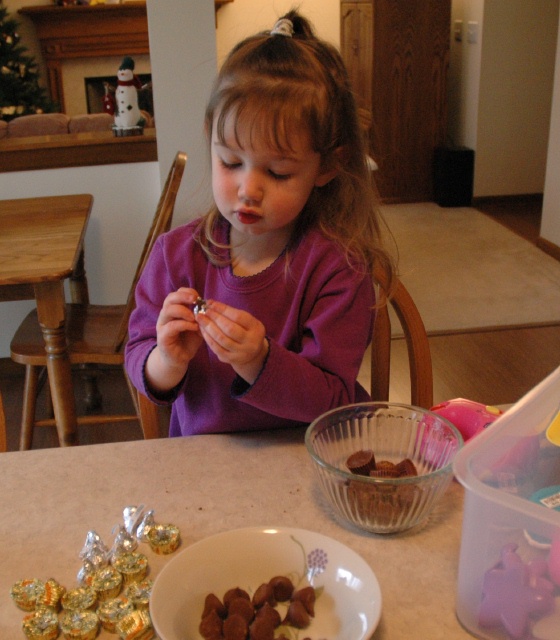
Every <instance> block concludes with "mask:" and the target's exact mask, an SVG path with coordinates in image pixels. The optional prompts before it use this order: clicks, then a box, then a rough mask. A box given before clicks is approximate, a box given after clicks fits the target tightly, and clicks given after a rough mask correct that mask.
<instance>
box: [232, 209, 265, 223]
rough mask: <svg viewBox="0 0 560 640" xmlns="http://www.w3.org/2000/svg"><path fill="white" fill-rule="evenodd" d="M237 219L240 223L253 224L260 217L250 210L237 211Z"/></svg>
mask: <svg viewBox="0 0 560 640" xmlns="http://www.w3.org/2000/svg"><path fill="white" fill-rule="evenodd" d="M237 219H238V220H239V222H241V223H242V224H255V223H256V222H258V221H259V220H260V219H261V217H260V216H258V215H257V214H256V213H251V212H250V211H241V210H240V211H237Z"/></svg>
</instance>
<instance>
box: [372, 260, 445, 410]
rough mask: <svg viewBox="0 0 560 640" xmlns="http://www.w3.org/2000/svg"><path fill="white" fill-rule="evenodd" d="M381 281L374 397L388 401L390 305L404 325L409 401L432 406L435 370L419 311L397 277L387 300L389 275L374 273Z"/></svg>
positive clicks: (374, 346)
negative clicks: (408, 371) (409, 388)
mask: <svg viewBox="0 0 560 640" xmlns="http://www.w3.org/2000/svg"><path fill="white" fill-rule="evenodd" d="M375 279H376V281H377V283H378V284H379V292H378V298H379V303H380V307H379V308H378V309H377V315H376V319H375V324H374V329H373V340H372V349H371V397H372V399H373V400H384V401H387V400H389V381H390V371H391V319H390V316H389V305H390V306H391V307H392V308H393V310H394V311H395V314H396V316H397V318H398V320H399V322H400V324H401V327H402V330H403V333H404V337H405V340H406V346H407V351H408V361H409V367H410V387H411V393H410V404H412V405H414V406H417V407H423V408H425V409H430V408H431V407H432V406H433V393H434V385H433V373H432V358H431V355H430V344H429V341H428V336H427V334H426V329H425V327H424V323H423V322H422V318H421V317H420V313H419V312H418V309H417V307H416V305H415V304H414V301H413V300H412V298H411V296H410V294H409V293H408V291H407V290H406V288H405V286H404V285H403V283H402V282H401V281H400V280H398V281H397V284H396V287H395V290H394V292H393V294H392V295H391V296H390V297H389V299H387V276H386V274H385V273H384V272H383V271H382V270H381V269H377V270H376V272H375Z"/></svg>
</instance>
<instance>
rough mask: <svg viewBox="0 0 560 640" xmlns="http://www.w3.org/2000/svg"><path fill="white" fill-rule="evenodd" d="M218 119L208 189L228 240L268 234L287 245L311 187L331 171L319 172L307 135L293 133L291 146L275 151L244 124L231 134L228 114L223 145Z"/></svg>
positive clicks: (318, 159)
mask: <svg viewBox="0 0 560 640" xmlns="http://www.w3.org/2000/svg"><path fill="white" fill-rule="evenodd" d="M217 120H218V118H217V117H215V118H214V129H213V131H212V138H211V158H212V190H213V193H214V200H215V202H216V205H217V207H218V210H219V211H220V213H221V214H222V215H223V216H224V218H226V220H228V221H229V222H230V224H231V225H232V234H233V237H234V236H236V235H237V237H238V238H240V237H247V236H262V235H264V234H273V235H274V236H278V237H281V236H285V239H286V242H287V240H288V238H289V235H290V233H291V229H292V227H293V224H294V221H295V220H296V218H297V217H298V215H299V214H300V212H301V210H302V209H303V207H304V205H305V203H306V202H307V200H308V198H309V195H310V194H311V191H312V190H313V188H314V187H316V186H317V187H320V186H323V185H325V184H326V183H327V182H328V181H329V180H330V179H331V178H332V177H333V176H334V173H333V172H325V171H323V169H322V166H321V157H320V155H319V154H318V153H316V152H315V151H313V150H312V149H311V147H310V143H309V136H308V135H307V133H306V132H299V133H298V132H293V135H292V139H291V143H292V147H293V148H292V149H290V150H289V151H280V150H278V149H276V148H275V147H273V146H272V147H271V146H270V145H269V143H268V142H267V143H264V142H263V143H261V142H260V141H259V140H256V139H255V138H256V136H255V135H254V133H253V135H252V136H251V131H250V125H248V124H247V123H244V124H242V125H241V126H240V125H239V124H237V130H235V124H236V123H235V116H234V115H233V114H230V115H228V116H227V118H226V120H225V128H224V134H225V135H224V141H223V142H222V141H220V139H219V136H218V135H217V132H216V122H217ZM236 134H237V135H236ZM238 234H241V235H238ZM233 237H232V239H233Z"/></svg>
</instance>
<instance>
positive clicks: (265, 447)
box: [0, 429, 472, 640]
mask: <svg viewBox="0 0 560 640" xmlns="http://www.w3.org/2000/svg"><path fill="white" fill-rule="evenodd" d="M0 483H1V485H2V499H1V500H0V566H1V567H2V570H1V571H0V637H1V638H10V639H12V638H13V639H14V640H17V638H19V637H21V638H23V634H22V633H21V630H20V626H21V621H22V619H23V616H24V615H25V613H24V612H23V611H21V610H20V609H18V608H17V607H16V606H15V604H14V603H13V602H12V601H11V599H10V595H9V594H10V589H11V587H12V586H13V585H14V584H15V583H16V582H18V581H20V580H23V579H28V578H29V579H32V578H36V579H40V580H47V579H49V578H54V579H55V580H57V581H58V582H59V583H60V584H62V585H63V586H64V587H66V588H67V589H70V588H75V587H77V586H78V584H79V582H78V572H79V571H80V568H81V566H82V560H81V559H80V557H79V554H80V552H81V551H82V548H83V546H84V544H85V541H86V537H87V534H88V531H95V532H96V533H97V534H98V535H99V537H100V538H101V540H102V542H103V543H104V544H105V545H106V546H108V547H111V546H112V544H113V542H114V540H115V535H116V532H117V531H118V527H117V525H122V524H123V523H124V516H123V511H124V509H125V508H126V507H130V506H140V505H144V510H145V511H149V510H153V517H154V520H155V522H156V523H162V524H163V523H171V524H174V525H176V526H177V527H178V528H179V529H180V532H181V545H180V546H179V549H178V550H177V551H175V552H174V553H172V554H170V555H167V556H161V555H156V554H155V553H154V552H153V551H152V550H151V549H150V547H149V545H147V544H146V543H143V542H142V543H139V547H138V551H140V552H141V553H143V554H145V555H146V556H147V558H148V566H149V573H148V577H149V578H151V579H155V580H157V576H158V575H159V573H160V571H161V570H162V569H163V568H164V567H165V566H167V565H168V563H170V562H173V561H174V558H176V557H177V554H178V553H180V552H181V551H182V550H183V549H185V548H186V547H188V546H189V545H191V544H193V543H195V542H197V541H199V540H201V539H203V538H206V537H207V536H211V535H213V534H216V533H220V532H223V531H228V530H232V529H239V528H245V527H276V528H277V527H290V528H292V527H294V528H299V529H305V530H308V531H312V532H318V533H320V534H322V535H325V536H329V537H330V538H332V539H335V540H337V541H338V542H340V543H342V544H343V545H346V546H347V547H348V548H349V549H351V550H353V551H354V552H355V553H357V554H359V555H360V556H361V557H362V558H363V559H364V561H365V562H367V563H368V564H369V566H370V567H371V569H372V570H373V572H374V574H375V576H376V578H377V580H378V582H379V586H380V590H381V597H382V602H381V618H380V621H379V624H378V625H377V628H376V630H375V632H374V633H373V636H372V640H402V639H407V638H418V639H419V640H427V639H428V638H429V640H466V639H468V638H471V637H472V636H471V635H470V634H469V633H468V632H467V631H465V629H464V628H463V627H462V626H461V624H460V623H459V622H458V620H457V617H456V615H455V595H456V584H457V570H458V563H459V550H460V545H461V523H462V514H463V493H464V490H463V487H462V486H461V485H459V483H457V482H455V481H454V482H452V484H451V485H450V487H449V488H448V490H447V492H446V493H445V495H444V496H443V497H442V499H441V501H440V502H439V504H438V505H437V506H436V508H435V510H434V511H433V512H432V514H431V516H430V517H429V519H428V520H427V521H426V522H425V523H424V524H422V525H420V526H418V527H417V528H415V529H411V530H409V531H407V532H404V533H400V534H394V535H385V536H383V535H375V534H371V533H366V532H364V531H361V530H358V529H356V528H354V527H351V526H350V525H347V524H344V523H342V522H340V521H339V520H338V519H337V518H336V517H335V516H334V514H333V512H332V510H331V508H330V506H329V504H328V503H327V502H326V500H325V498H324V496H323V494H322V491H321V488H320V486H319V482H318V480H317V478H316V477H315V472H314V470H313V467H312V465H311V460H310V458H309V455H308V453H307V450H306V448H305V445H304V430H302V429H294V430H279V431H276V432H274V431H270V432H247V433H237V434H232V435H206V436H192V437H186V438H162V439H155V440H138V441H134V442H121V443H112V444H101V445H84V446H81V447H70V448H66V449H62V448H52V449H43V450H32V451H24V452H12V453H4V454H0ZM241 579H242V576H240V580H241ZM98 637H99V638H103V639H109V638H115V635H114V634H111V633H109V632H108V631H105V630H103V631H102V632H101V633H100V635H99V636H98ZM300 637H303V636H300ZM185 640H194V639H191V638H188V639H187V638H185ZM314 640H318V638H314ZM329 640H352V639H351V638H341V637H339V636H337V635H336V634H335V635H334V637H330V638H329Z"/></svg>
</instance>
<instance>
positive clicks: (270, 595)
mask: <svg viewBox="0 0 560 640" xmlns="http://www.w3.org/2000/svg"><path fill="white" fill-rule="evenodd" d="M265 603H268V604H270V605H272V606H274V605H275V604H276V601H275V599H274V589H273V588H272V585H271V584H270V582H265V583H264V584H261V586H260V587H258V588H257V590H256V591H255V593H254V594H253V606H254V607H255V608H257V609H259V608H260V607H262V606H263V605H264V604H265Z"/></svg>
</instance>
